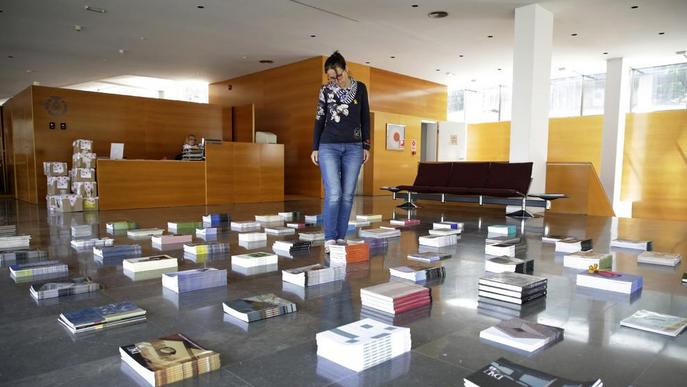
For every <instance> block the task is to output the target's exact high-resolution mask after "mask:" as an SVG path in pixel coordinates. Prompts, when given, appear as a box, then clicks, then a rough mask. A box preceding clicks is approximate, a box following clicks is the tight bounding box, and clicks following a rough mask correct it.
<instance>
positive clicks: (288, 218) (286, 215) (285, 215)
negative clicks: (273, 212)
mask: <svg viewBox="0 0 687 387" xmlns="http://www.w3.org/2000/svg"><path fill="white" fill-rule="evenodd" d="M277 215H279V217H281V219H282V220H283V221H284V222H293V221H294V220H298V219H300V217H301V216H302V214H301V213H300V212H298V211H289V212H279V213H277Z"/></svg>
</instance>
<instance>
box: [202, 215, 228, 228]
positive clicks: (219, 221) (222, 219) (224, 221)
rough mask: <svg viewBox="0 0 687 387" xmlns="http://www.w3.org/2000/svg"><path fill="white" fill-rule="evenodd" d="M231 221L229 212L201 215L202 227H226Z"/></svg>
mask: <svg viewBox="0 0 687 387" xmlns="http://www.w3.org/2000/svg"><path fill="white" fill-rule="evenodd" d="M230 222H231V216H229V214H207V215H203V226H204V227H222V228H226V227H228V226H229V223H230Z"/></svg>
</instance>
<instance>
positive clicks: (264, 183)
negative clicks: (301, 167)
mask: <svg viewBox="0 0 687 387" xmlns="http://www.w3.org/2000/svg"><path fill="white" fill-rule="evenodd" d="M260 167H261V170H260V195H259V196H258V198H259V199H260V201H261V202H268V201H282V200H284V146H283V145H280V144H260Z"/></svg>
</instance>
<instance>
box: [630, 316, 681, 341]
mask: <svg viewBox="0 0 687 387" xmlns="http://www.w3.org/2000/svg"><path fill="white" fill-rule="evenodd" d="M620 325H621V326H624V327H628V328H634V329H641V330H643V331H647V332H653V333H658V334H661V335H666V336H672V337H675V336H677V335H679V334H680V332H682V331H683V330H685V327H687V318H684V317H678V316H671V315H669V314H663V313H656V312H652V311H649V310H643V309H642V310H638V311H636V312H635V313H634V314H633V315H632V316H630V317H627V318H625V319H623V320H621V321H620Z"/></svg>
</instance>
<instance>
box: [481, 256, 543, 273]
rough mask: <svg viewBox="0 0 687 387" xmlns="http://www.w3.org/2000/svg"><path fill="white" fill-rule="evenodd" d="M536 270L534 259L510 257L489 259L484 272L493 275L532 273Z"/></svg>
mask: <svg viewBox="0 0 687 387" xmlns="http://www.w3.org/2000/svg"><path fill="white" fill-rule="evenodd" d="M533 270H534V259H532V258H515V257H510V256H501V257H492V258H488V259H487V260H486V261H485V263H484V271H488V272H491V273H505V272H510V273H531V272H532V271H533Z"/></svg>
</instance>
